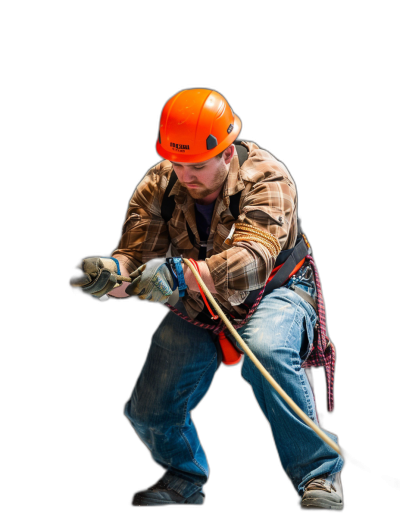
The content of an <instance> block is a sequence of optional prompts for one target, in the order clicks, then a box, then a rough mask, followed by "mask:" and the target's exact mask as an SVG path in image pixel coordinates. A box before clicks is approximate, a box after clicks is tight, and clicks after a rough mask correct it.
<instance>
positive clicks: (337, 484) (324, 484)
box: [301, 472, 343, 510]
mask: <svg viewBox="0 0 400 531" xmlns="http://www.w3.org/2000/svg"><path fill="white" fill-rule="evenodd" d="M301 506H302V507H305V508H320V509H339V510H340V509H343V491H342V483H341V481H340V472H338V473H337V474H333V475H330V476H329V475H328V476H327V475H325V476H320V477H318V478H313V479H311V480H310V481H309V482H308V483H307V484H306V487H305V490H304V494H303V498H302V499H301Z"/></svg>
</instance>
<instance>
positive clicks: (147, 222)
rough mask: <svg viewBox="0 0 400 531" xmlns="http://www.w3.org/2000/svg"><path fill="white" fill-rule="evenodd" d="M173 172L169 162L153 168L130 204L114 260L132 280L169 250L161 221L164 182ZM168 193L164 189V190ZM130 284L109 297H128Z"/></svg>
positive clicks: (166, 235)
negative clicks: (149, 263)
mask: <svg viewBox="0 0 400 531" xmlns="http://www.w3.org/2000/svg"><path fill="white" fill-rule="evenodd" d="M168 168H170V164H169V163H168V162H166V161H163V162H161V163H160V164H157V165H156V166H154V167H153V168H151V169H150V170H149V171H148V172H147V174H146V175H145V176H144V178H143V179H142V180H141V182H140V183H139V184H138V186H137V188H136V190H135V191H134V193H133V195H132V198H131V200H130V202H129V206H128V212H127V214H126V218H125V222H124V226H123V231H122V236H121V239H120V242H119V244H118V248H117V249H116V250H115V251H114V252H113V254H112V256H113V257H114V258H116V259H117V260H118V262H119V265H120V269H121V274H122V275H123V276H129V275H130V273H132V272H133V271H135V270H136V269H137V268H138V267H140V266H141V265H142V264H144V263H146V262H148V261H149V260H151V259H153V258H158V257H162V256H165V255H166V253H167V251H168V247H169V236H168V228H167V224H166V223H165V221H164V220H163V218H162V217H161V206H160V205H161V203H160V201H161V199H162V188H161V184H162V179H163V178H165V177H164V176H165V174H166V173H167V171H168ZM164 189H165V187H164ZM128 284H129V283H128V282H123V284H122V285H121V286H119V287H118V288H115V289H114V290H113V291H112V292H110V293H109V295H111V296H112V297H117V298H122V297H127V296H128V295H127V294H126V293H125V289H126V287H127V285H128Z"/></svg>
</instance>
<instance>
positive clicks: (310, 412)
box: [285, 302, 315, 420]
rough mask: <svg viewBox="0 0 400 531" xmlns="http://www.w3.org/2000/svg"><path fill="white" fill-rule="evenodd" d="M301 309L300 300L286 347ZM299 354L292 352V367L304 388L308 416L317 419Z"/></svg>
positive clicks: (287, 337)
mask: <svg viewBox="0 0 400 531" xmlns="http://www.w3.org/2000/svg"><path fill="white" fill-rule="evenodd" d="M300 310H302V308H301V305H300V302H299V303H298V304H297V306H296V313H295V314H294V317H293V321H292V324H291V325H290V328H289V331H288V334H287V336H286V341H285V348H288V342H289V336H290V333H291V331H292V328H293V325H294V323H295V322H297V321H296V317H297V314H298V313H300ZM302 313H303V312H302ZM303 317H304V316H303ZM305 332H306V334H307V338H308V331H307V329H306V330H305ZM297 356H298V357H299V358H300V352H296V353H295V352H292V355H291V357H290V360H291V362H292V367H293V369H294V370H295V372H296V373H297V375H298V377H299V380H300V385H301V388H302V390H303V394H304V397H305V399H306V403H307V414H308V417H309V418H311V419H312V420H314V419H315V414H314V410H313V406H312V399H311V397H310V393H309V392H308V391H307V386H306V385H305V379H304V374H303V373H302V372H301V371H304V369H302V368H301V362H299V363H298V360H297ZM297 365H298V368H299V370H296V367H297ZM313 398H314V397H313Z"/></svg>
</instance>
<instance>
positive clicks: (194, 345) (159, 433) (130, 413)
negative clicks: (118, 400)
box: [125, 312, 217, 498]
mask: <svg viewBox="0 0 400 531" xmlns="http://www.w3.org/2000/svg"><path fill="white" fill-rule="evenodd" d="M216 369H217V351H216V347H215V345H214V342H213V340H212V338H211V335H210V333H209V332H207V331H206V330H204V329H202V328H198V327H196V326H194V325H192V324H190V323H188V322H186V321H184V320H183V319H181V318H180V317H178V316H177V315H175V314H174V313H172V312H170V313H169V314H168V315H167V316H166V317H165V319H164V320H163V322H162V323H161V325H160V326H159V328H158V329H157V331H156V332H155V334H154V336H153V338H152V343H151V347H150V351H149V354H148V356H147V359H146V362H145V365H144V367H143V370H142V372H141V374H140V376H139V379H138V381H137V383H136V386H135V388H134V390H133V393H132V397H131V399H130V400H129V401H128V403H127V404H126V407H125V415H126V416H127V417H128V419H129V420H130V422H131V424H132V426H133V427H134V429H135V431H136V433H137V434H138V435H139V437H140V439H141V440H142V441H143V442H144V443H145V444H146V446H147V447H148V448H149V450H150V452H151V454H152V457H153V458H154V459H155V461H157V463H159V464H160V465H161V466H163V467H164V468H165V469H166V470H167V473H166V474H165V476H164V479H165V480H166V481H168V485H169V487H170V488H171V489H173V490H175V491H176V492H178V493H179V494H181V495H182V496H184V497H185V498H188V497H190V496H191V495H192V494H193V493H195V492H196V491H197V490H200V489H201V487H202V485H203V484H204V483H205V482H206V481H207V478H208V475H209V468H208V463H207V459H206V456H205V453H204V450H203V448H202V447H201V444H200V441H199V438H198V436H197V432H196V429H195V426H194V424H193V422H192V420H191V416H190V412H191V411H192V409H194V408H195V407H196V405H197V404H198V403H199V402H200V400H201V399H202V398H203V396H204V395H205V393H206V392H207V390H208V388H209V386H210V384H211V381H212V379H213V376H214V374H215V371H216Z"/></svg>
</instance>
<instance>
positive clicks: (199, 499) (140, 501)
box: [132, 493, 204, 507]
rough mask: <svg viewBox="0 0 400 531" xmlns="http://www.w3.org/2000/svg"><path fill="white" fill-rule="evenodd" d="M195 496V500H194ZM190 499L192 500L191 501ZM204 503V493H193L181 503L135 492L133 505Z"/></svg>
mask: <svg viewBox="0 0 400 531" xmlns="http://www.w3.org/2000/svg"><path fill="white" fill-rule="evenodd" d="M192 498H193V500H192ZM189 500H190V501H189ZM203 503H204V496H202V494H197V493H195V494H193V496H191V497H190V498H188V499H187V500H186V501H184V502H182V503H179V502H176V501H172V500H162V499H157V498H151V497H147V496H139V495H137V494H135V496H134V497H133V501H132V505H136V506H142V507H153V506H156V505H202V504H203Z"/></svg>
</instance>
